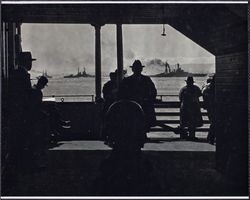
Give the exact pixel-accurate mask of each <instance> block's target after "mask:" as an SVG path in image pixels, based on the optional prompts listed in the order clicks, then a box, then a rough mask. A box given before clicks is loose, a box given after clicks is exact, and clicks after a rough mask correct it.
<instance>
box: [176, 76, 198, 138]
mask: <svg viewBox="0 0 250 200" xmlns="http://www.w3.org/2000/svg"><path fill="white" fill-rule="evenodd" d="M186 83H187V85H186V86H184V87H183V88H182V89H181V90H180V93H179V98H180V102H181V107H180V126H181V128H185V127H187V128H188V134H189V137H190V139H191V140H197V138H196V137H195V129H196V127H200V126H202V125H203V121H202V115H201V110H200V102H199V97H200V96H201V95H202V93H201V90H200V88H199V87H198V86H196V85H194V79H193V77H191V76H188V77H187V80H186Z"/></svg>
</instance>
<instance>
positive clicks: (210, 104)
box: [202, 76, 215, 144]
mask: <svg viewBox="0 0 250 200" xmlns="http://www.w3.org/2000/svg"><path fill="white" fill-rule="evenodd" d="M214 79H215V76H213V77H211V78H209V79H208V80H209V81H207V82H209V84H207V85H206V86H205V87H204V88H203V90H202V95H203V101H204V107H205V109H207V113H208V119H209V121H210V127H209V132H208V135H207V141H208V143H210V144H214V142H215V80H214Z"/></svg>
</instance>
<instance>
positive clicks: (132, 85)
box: [118, 60, 157, 131]
mask: <svg viewBox="0 0 250 200" xmlns="http://www.w3.org/2000/svg"><path fill="white" fill-rule="evenodd" d="M130 67H131V69H132V71H133V75H131V76H129V77H127V78H124V79H123V81H122V82H121V84H120V87H119V91H118V97H119V98H120V99H127V100H132V101H136V102H137V103H139V104H140V105H141V106H142V109H143V111H144V113H145V116H146V123H147V127H146V128H147V131H149V128H150V127H151V126H154V125H155V123H156V115H155V111H154V101H155V99H156V95H157V91H156V88H155V85H154V83H153V81H152V80H151V79H150V77H148V76H145V75H142V74H141V73H142V70H143V68H144V67H145V66H143V65H142V63H141V61H140V60H135V61H134V63H133V65H132V66H130Z"/></svg>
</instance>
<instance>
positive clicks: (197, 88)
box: [193, 85, 201, 90]
mask: <svg viewBox="0 0 250 200" xmlns="http://www.w3.org/2000/svg"><path fill="white" fill-rule="evenodd" d="M193 87H194V88H195V89H196V90H201V89H200V87H199V86H198V85H193Z"/></svg>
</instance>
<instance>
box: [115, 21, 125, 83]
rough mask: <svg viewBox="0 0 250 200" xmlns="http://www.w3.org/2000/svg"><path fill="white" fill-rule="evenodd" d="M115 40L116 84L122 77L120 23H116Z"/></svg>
mask: <svg viewBox="0 0 250 200" xmlns="http://www.w3.org/2000/svg"><path fill="white" fill-rule="evenodd" d="M116 42H117V72H118V77H117V78H118V79H117V80H118V85H119V84H120V83H121V81H122V79H123V43H122V25H121V24H116Z"/></svg>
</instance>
